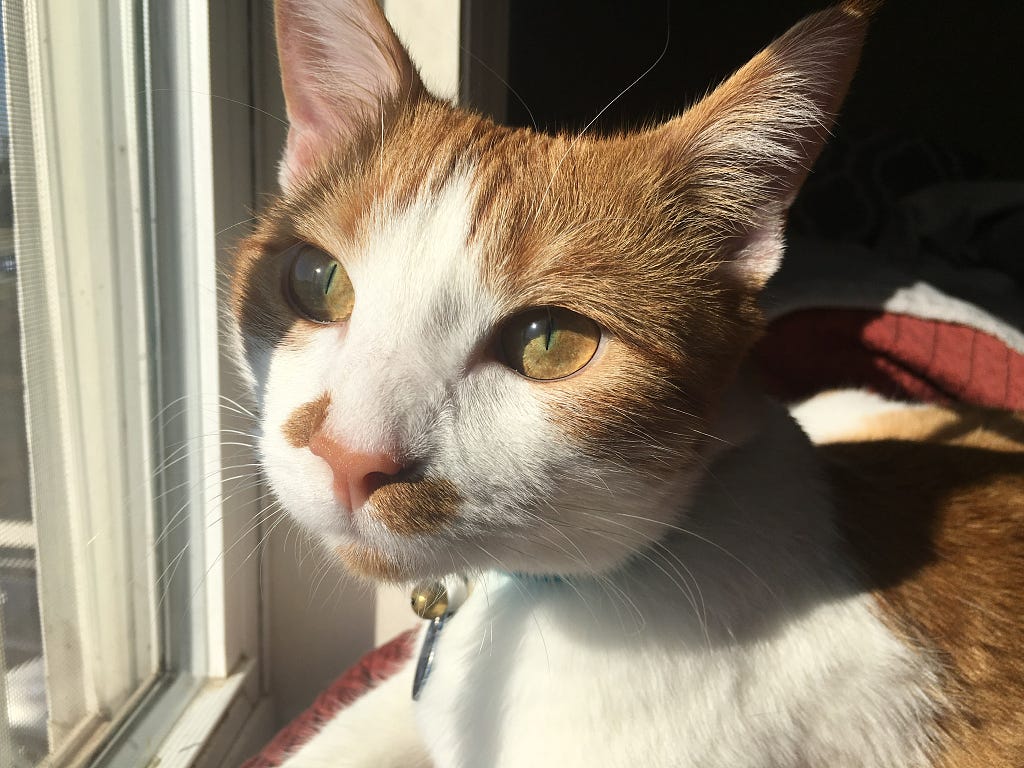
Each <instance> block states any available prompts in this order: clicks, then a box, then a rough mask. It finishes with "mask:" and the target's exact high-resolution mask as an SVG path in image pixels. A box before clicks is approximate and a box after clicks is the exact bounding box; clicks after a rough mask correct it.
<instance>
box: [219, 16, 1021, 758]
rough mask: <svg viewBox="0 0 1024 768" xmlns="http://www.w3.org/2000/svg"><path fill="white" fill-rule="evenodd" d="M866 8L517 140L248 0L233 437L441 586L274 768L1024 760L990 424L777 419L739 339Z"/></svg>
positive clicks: (822, 137) (366, 538)
mask: <svg viewBox="0 0 1024 768" xmlns="http://www.w3.org/2000/svg"><path fill="white" fill-rule="evenodd" d="M869 16H870V9H869V7H868V5H867V4H865V3H860V4H858V3H856V2H846V3H843V4H840V5H837V6H835V7H832V8H829V9H826V10H823V11H820V12H818V13H815V14H814V15H811V16H809V17H808V18H806V19H805V20H803V21H802V22H800V23H798V24H797V25H796V26H795V27H793V28H792V29H791V30H790V31H789V32H787V33H786V34H785V35H783V36H782V37H781V38H779V39H778V40H776V41H775V42H774V43H772V44H771V45H769V47H768V48H766V49H765V50H763V51H762V52H761V53H759V54H757V55H756V56H755V57H754V58H753V59H752V60H751V61H750V62H749V63H748V64H746V65H745V66H744V67H742V68H741V69H740V70H739V71H737V72H736V73H735V74H734V75H733V76H732V77H730V78H729V79H728V80H726V81H725V82H724V83H723V84H722V85H720V86H719V87H718V88H717V89H715V90H714V91H712V92H711V93H710V94H709V95H707V96H706V97H705V98H704V99H702V100H701V101H700V102H698V103H697V104H696V105H694V106H693V107H691V108H690V109H689V110H687V111H686V112H684V113H683V114H682V115H680V116H678V117H675V118H673V119H670V120H668V121H667V122H664V123H663V124H661V125H658V126H656V127H652V128H650V129H646V130H642V131H637V132H633V133H625V134H621V135H614V136H606V137H595V136H592V135H589V134H585V135H578V136H576V135H573V136H568V135H558V136H552V135H545V134H542V133H537V132H532V131H529V130H525V129H513V128H507V127H502V126H499V125H496V124H494V123H493V122H492V121H490V120H488V119H487V118H485V117H482V116H480V115H477V114H474V113H473V112H471V111H468V110H464V109H460V108H457V107H454V106H452V105H450V104H447V103H444V102H441V101H439V100H437V99H435V98H434V97H432V96H431V95H430V94H429V93H428V92H427V91H426V89H425V88H424V86H423V85H422V83H421V81H420V79H419V77H418V75H417V72H416V70H415V67H414V66H413V64H412V62H411V61H410V58H409V55H408V53H407V52H406V51H405V49H404V48H403V47H402V45H401V43H400V42H399V41H398V39H397V38H396V37H395V35H394V33H393V31H392V30H391V28H390V27H389V25H388V23H387V21H386V20H385V18H384V16H383V14H382V13H381V12H380V10H379V9H378V7H377V5H376V4H375V3H374V2H373V1H372V0H277V3H276V24H277V34H278V47H279V54H280V62H281V67H282V78H283V86H284V93H285V97H286V103H287V112H288V119H289V123H290V129H289V134H288V139H287V145H286V148H285V152H284V157H283V159H282V162H281V166H280V182H281V186H282V190H283V191H282V194H281V196H280V198H279V199H278V200H277V201H276V202H274V203H273V204H272V205H271V206H269V207H268V209H267V210H266V211H265V212H264V213H262V214H261V216H260V218H259V221H258V224H257V226H256V227H255V230H254V233H253V234H252V235H250V236H249V237H247V238H246V239H245V240H244V241H243V242H242V243H241V244H240V246H239V247H238V249H237V255H236V258H235V261H234V263H233V266H232V267H231V270H230V284H231V310H232V314H233V316H234V318H235V321H236V331H237V341H238V347H239V354H240V356H241V357H242V359H243V365H244V368H245V370H246V371H247V374H248V375H249V377H250V380H251V384H252V387H253V391H254V393H255V398H256V400H257V403H258V407H259V413H260V414H261V415H260V420H261V431H262V436H261V438H260V451H261V460H262V462H263V466H264V469H265V472H266V475H267V477H268V479H269V482H270V484H271V486H272V488H273V491H274V493H275V494H276V496H277V497H278V499H279V500H280V501H281V503H282V504H283V506H284V507H285V508H286V509H287V511H288V512H289V513H290V514H291V515H292V516H293V517H294V518H295V519H296V520H297V521H299V522H300V523H301V524H303V525H304V526H306V527H307V528H308V529H310V530H311V531H313V532H314V533H315V534H316V535H317V536H318V537H319V538H320V539H321V540H322V541H323V543H324V545H325V546H326V547H327V548H328V549H329V550H330V551H331V552H332V553H333V554H334V555H335V556H336V558H337V559H338V560H339V561H340V562H341V563H343V564H344V565H345V566H346V567H347V568H348V569H349V570H350V571H352V572H353V573H355V574H358V575H360V576H362V577H365V578H367V579H370V580H374V581H385V582H399V583H404V582H411V581H417V580H431V579H439V580H445V581H443V582H442V583H447V584H450V585H451V584H455V585H458V584H464V585H466V587H467V590H469V595H468V597H467V598H466V599H465V600H464V602H463V604H462V605H461V606H459V607H458V610H457V611H455V612H454V613H452V614H451V615H450V616H448V618H447V619H445V620H444V622H443V624H442V625H441V629H440V631H439V632H436V634H435V635H434V644H433V646H432V648H433V650H434V657H433V664H432V667H431V668H430V671H429V676H427V677H425V678H424V677H423V675H422V674H418V673H417V657H416V656H415V655H414V657H413V658H412V659H411V660H410V661H409V662H408V663H406V664H405V666H404V667H403V668H402V670H401V671H400V672H398V673H397V674H395V675H394V676H393V677H391V678H389V679H388V680H387V681H385V682H383V683H382V684H380V685H379V686H378V687H376V688H374V689H372V690H371V691H369V692H368V693H367V694H366V695H364V696H363V697H362V698H360V699H359V700H357V701H356V702H355V703H354V704H353V705H351V706H349V707H348V708H346V709H344V710H343V711H342V712H341V714H340V715H338V716H337V717H336V718H335V719H334V720H332V721H331V722H329V723H328V724H326V725H325V726H324V728H323V730H322V731H321V732H320V733H319V734H318V735H317V737H316V738H315V739H314V740H312V741H311V742H309V743H308V744H306V745H305V746H304V747H302V748H300V749H299V750H298V751H296V752H295V753H294V754H292V755H291V756H290V757H289V758H288V759H287V760H286V762H285V765H286V766H291V767H293V768H297V767H301V768H312V767H314V766H324V767H325V768H326V767H327V766H330V767H331V768H340V767H341V766H404V767H408V766H420V765H424V766H425V765H434V766H439V767H443V766H469V767H471V768H480V767H484V766H543V765H557V766H561V767H563V768H570V767H575V766H588V767H592V766H636V765H641V766H729V767H730V768H740V767H743V766H780V767H782V766H785V767H795V766H831V767H840V766H858V767H863V766H886V767H891V766H1011V765H1015V766H1019V765H1022V764H1024V717H1022V714H1021V712H1022V707H1021V698H1022V694H1024V662H1022V661H1021V654H1020V653H1019V648H1018V647H1017V642H1018V640H1019V638H1020V637H1021V629H1022V627H1021V623H1022V618H1021V617H1022V608H1024V598H1022V597H1021V595H1022V590H1021V587H1022V586H1024V578H1022V574H1024V547H1022V543H1024V542H1022V535H1021V534H1022V531H1024V527H1022V524H1024V509H1022V507H1024V504H1022V502H1024V447H1022V446H1024V443H1022V441H1021V434H1022V431H1024V422H1022V420H1021V419H1020V418H1018V417H1016V416H1013V415H1008V414H1007V415H999V414H994V413H983V412H978V411H971V410H967V409H960V410H957V409H948V408H945V409H944V408H938V407H930V406H908V405H903V404H898V403H891V402H887V401H885V400H883V399H881V398H878V397H875V396H872V395H868V394H865V393H857V392H847V393H843V392H838V393H831V394H826V395H823V396H822V397H821V398H818V399H816V400H814V401H812V402H811V403H808V404H805V405H804V406H801V407H800V408H797V409H796V410H795V411H794V414H792V415H791V414H790V413H789V412H788V411H787V410H786V409H785V408H783V407H782V406H781V405H779V404H777V403H775V402H773V401H772V400H770V399H769V398H768V397H766V396H765V395H763V394H762V393H761V392H760V391H759V389H758V386H757V383H756V377H755V376H754V375H753V373H752V372H751V371H750V370H749V368H748V365H747V364H746V363H745V362H744V358H745V356H746V353H747V352H748V350H749V349H750V347H751V344H752V343H753V341H754V340H755V339H756V338H757V336H758V334H759V332H760V328H761V316H760V313H759V310H758V304H757V297H758V294H759V292H760V290H761V288H762V287H763V286H764V284H765V282H766V281H767V280H768V278H769V277H770V276H771V275H772V274H773V273H774V272H775V270H776V269H777V268H778V266H779V264H780V261H781V259H782V257H783V239H782V229H783V225H784V221H785V217H786V212H787V209H788V207H789V205H790V203H791V202H792V200H793V198H794V197H795V195H796V193H797V191H798V190H799V188H800V186H801V183H802V182H803V179H804V178H805V176H806V174H807V173H808V170H809V168H810V167H811V165H812V164H813V162H814V160H815V158H816V156H817V155H818V153H819V152H820V150H821V148H822V146H823V144H824V142H825V141H826V137H827V134H828V132H829V130H830V128H831V125H832V123H833V120H834V118H835V115H836V113H837V111H838V109H839V106H840V104H841V102H842V99H843V96H844V93H845V91H846V89H847V86H848V84H849V82H850V80H851V78H852V76H853V73H854V70H855V68H856V64H857V60H858V57H859V52H860V48H861V45H862V41H863V38H864V36H865V34H866V28H867V26H868V19H869ZM794 416H795V418H794ZM797 419H799V420H800V423H799V424H798V422H797ZM808 435H810V436H811V437H812V438H814V439H815V440H816V443H814V442H812V440H811V439H809V438H808ZM453 579H455V581H452V580H453ZM463 580H464V581H463ZM453 589H454V587H453ZM429 626H431V625H430V624H429V623H425V624H424V629H423V631H422V632H421V636H422V637H423V640H422V641H423V642H424V643H427V642H428V641H429V638H428V637H427V635H428V634H429V633H430V630H428V627H429ZM414 680H415V681H416V683H417V685H418V686H421V687H420V688H419V695H418V698H417V700H416V701H415V702H414V701H413V699H412V696H411V690H412V687H413V684H414Z"/></svg>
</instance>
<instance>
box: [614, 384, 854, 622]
mask: <svg viewBox="0 0 1024 768" xmlns="http://www.w3.org/2000/svg"><path fill="white" fill-rule="evenodd" d="M722 414H723V416H722V418H720V419H718V421H717V423H716V424H715V425H714V426H713V430H714V432H713V433H714V434H715V436H716V438H718V439H717V440H716V443H717V445H716V446H715V447H714V448H713V449H712V451H711V455H710V456H709V461H708V466H707V469H706V471H705V472H704V473H703V476H702V478H701V480H700V481H699V483H698V484H697V487H696V489H695V491H694V492H693V493H692V494H691V495H689V497H688V500H687V501H686V503H685V508H684V509H682V510H681V511H680V514H679V517H678V521H677V523H676V524H675V525H674V527H673V528H672V529H671V530H670V531H669V532H668V534H667V535H666V536H665V537H664V538H663V539H661V540H660V541H658V542H656V543H654V544H653V545H651V546H650V547H648V548H647V550H646V551H644V552H642V553H640V554H639V555H638V556H637V557H636V558H635V559H634V560H633V561H632V562H631V563H630V565H629V566H628V567H627V568H626V569H624V571H623V573H622V579H623V580H624V581H625V582H632V583H636V582H637V581H642V582H643V583H644V584H645V585H647V587H646V588H650V587H654V590H655V592H656V593H657V592H661V593H662V594H660V595H659V596H656V597H655V598H654V599H655V600H659V599H664V600H675V601H677V602H678V601H682V602H688V603H692V602H693V601H694V599H697V601H698V602H699V603H700V604H702V605H703V606H705V608H703V609H701V610H702V611H705V612H706V616H702V617H701V623H703V624H704V625H705V626H704V627H703V628H702V631H704V630H706V631H709V632H712V633H714V632H715V631H720V632H725V633H727V634H729V635H730V636H735V634H736V633H737V632H738V631H740V629H741V628H743V627H746V628H754V627H759V626H763V625H764V623H765V622H772V621H774V620H776V619H778V618H779V617H780V616H782V615H790V616H791V615H793V614H794V612H798V611H800V610H801V608H802V607H810V606H812V605H814V604H815V603H817V602H819V601H820V600H822V599H823V598H825V599H828V598H829V597H832V596H837V595H838V594H840V593H843V592H847V591H849V590H850V589H851V587H852V586H853V580H852V578H851V577H850V569H849V567H848V565H847V563H846V558H845V557H844V556H843V553H842V550H841V547H840V543H839V537H838V535H837V532H836V524H835V516H834V511H833V505H832V501H831V493H830V490H829V488H828V485H827V482H826V480H825V477H824V473H823V472H822V468H821V466H820V459H819V456H818V454H817V452H816V450H815V448H814V446H813V445H812V444H811V443H810V441H809V439H808V438H807V436H806V435H805V434H804V433H803V431H802V430H801V429H800V427H799V426H798V425H797V423H796V422H795V421H794V420H793V418H792V417H791V416H790V415H789V413H788V411H787V410H786V409H785V408H784V407H782V406H781V405H780V404H778V403H776V402H775V401H773V400H771V399H769V398H767V397H766V396H764V395H762V394H760V393H759V392H757V391H756V390H754V389H753V388H752V387H749V386H743V385H737V386H735V387H734V388H733V390H732V391H731V392H730V393H729V395H728V397H727V398H726V401H725V406H724V408H723V410H722Z"/></svg>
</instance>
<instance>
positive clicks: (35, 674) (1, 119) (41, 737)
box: [0, 4, 48, 768]
mask: <svg viewBox="0 0 1024 768" xmlns="http://www.w3.org/2000/svg"><path fill="white" fill-rule="evenodd" d="M5 5H6V4H5ZM6 10H7V9H6V8H4V11H5V12H6ZM3 15H4V16H6V13H5V14H3ZM5 21H6V19H5ZM6 60H7V57H6V50H4V43H3V36H2V35H0V68H2V69H3V72H2V76H0V672H2V675H3V680H2V683H0V691H2V692H3V693H4V702H3V710H4V711H3V717H2V718H0V765H5V766H6V765H12V766H16V767H17V768H20V767H21V766H30V765H35V764H36V763H37V762H38V761H39V760H41V759H42V758H43V757H45V756H46V753H47V751H48V750H47V733H46V720H47V708H46V692H45V679H44V669H43V642H42V634H41V630H40V616H39V598H38V582H37V579H36V557H35V547H34V541H35V526H34V524H33V521H32V507H31V504H30V497H29V460H28V450H27V445H26V438H25V407H24V402H25V401H24V380H23V376H22V367H21V345H20V333H19V319H18V296H17V283H16V280H15V277H16V271H17V258H16V253H15V247H14V211H13V199H12V195H11V172H10V169H11V163H10V131H9V121H8V114H7V104H8V100H7V72H6Z"/></svg>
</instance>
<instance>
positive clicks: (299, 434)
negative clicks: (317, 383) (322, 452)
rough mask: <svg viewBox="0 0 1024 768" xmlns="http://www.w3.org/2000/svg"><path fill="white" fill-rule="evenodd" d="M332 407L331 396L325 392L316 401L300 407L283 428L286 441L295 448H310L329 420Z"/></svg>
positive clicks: (293, 412)
mask: <svg viewBox="0 0 1024 768" xmlns="http://www.w3.org/2000/svg"><path fill="white" fill-rule="evenodd" d="M330 406H331V396H330V394H329V393H327V392H324V393H323V394H322V395H320V397H318V398H316V399H315V400H310V401H309V402H308V403H306V404H305V405H300V406H299V407H298V408H296V409H295V410H294V411H292V415H291V416H289V417H288V420H287V421H286V422H285V423H284V425H283V426H282V427H281V432H282V433H283V434H284V438H285V440H287V441H288V444H289V445H291V446H292V447H293V448H308V447H309V442H310V440H312V439H313V435H315V434H316V432H317V430H318V429H320V425H321V424H323V423H324V419H326V418H327V409H328V408H330Z"/></svg>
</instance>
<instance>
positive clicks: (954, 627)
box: [796, 393, 1024, 768]
mask: <svg viewBox="0 0 1024 768" xmlns="http://www.w3.org/2000/svg"><path fill="white" fill-rule="evenodd" d="M830 413H831V414H832V415H831V416H829V414H830ZM796 415H797V417H798V418H799V419H800V420H801V423H802V424H803V425H804V427H805V429H807V431H808V432H809V433H810V434H811V436H812V438H814V439H815V440H816V442H818V443H819V445H820V450H821V453H822V454H823V456H824V458H825V460H826V465H827V467H828V471H829V474H830V476H831V480H832V487H833V489H834V493H835V498H836V506H837V509H838V510H839V513H840V525H841V528H842V530H843V532H844V534H845V538H846V540H847V542H848V544H849V547H850V549H851V550H852V555H853V560H854V563H855V567H857V568H858V569H859V570H860V571H861V576H862V577H863V578H864V579H866V581H867V583H868V584H869V585H870V587H871V589H872V591H873V592H874V595H875V597H876V601H877V606H878V610H879V612H880V614H881V615H882V617H883V619H884V620H885V621H886V623H887V624H889V625H890V626H891V627H892V628H893V629H894V630H895V631H896V632H897V634H898V635H900V636H903V637H905V638H906V642H907V643H908V644H911V645H912V646H914V647H916V648H920V649H921V650H923V651H924V652H925V653H927V654H931V655H933V656H934V658H935V662H936V663H935V668H936V669H937V670H939V673H940V676H941V678H942V679H940V680H939V681H938V682H939V687H940V689H941V690H942V691H943V696H944V698H946V699H947V705H946V709H945V713H944V715H943V717H942V718H941V721H940V730H941V733H942V735H943V739H942V741H943V742H944V743H942V744H941V745H940V753H941V754H942V755H943V759H942V761H941V762H940V765H947V766H957V767H958V768H959V767H961V766H1004V765H1005V766H1011V765H1013V766H1018V765H1024V711H1022V707H1021V703H1022V702H1024V656H1022V655H1021V654H1020V641H1021V638H1022V637H1024V417H1022V416H1021V415H1019V414H1011V413H1002V412H995V411H988V410H983V409H976V408H955V409H954V408H939V407H932V406H909V407H908V406H897V405H894V404H890V403H885V402H884V401H881V400H880V399H878V398H872V397H871V396H866V395H863V394H861V393H832V394H829V395H825V396H823V397H822V398H820V399H819V400H818V402H816V403H815V402H813V401H812V403H810V404H808V405H807V406H804V407H802V410H801V409H800V408H798V409H797V412H796Z"/></svg>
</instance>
